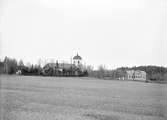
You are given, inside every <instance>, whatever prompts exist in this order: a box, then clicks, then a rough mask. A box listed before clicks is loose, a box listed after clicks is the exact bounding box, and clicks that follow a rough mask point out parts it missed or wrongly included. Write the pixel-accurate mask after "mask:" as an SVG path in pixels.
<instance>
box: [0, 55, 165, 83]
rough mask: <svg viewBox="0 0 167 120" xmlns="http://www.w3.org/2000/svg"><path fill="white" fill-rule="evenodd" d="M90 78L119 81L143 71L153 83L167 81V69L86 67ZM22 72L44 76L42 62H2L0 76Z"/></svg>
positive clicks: (0, 62) (151, 67)
mask: <svg viewBox="0 0 167 120" xmlns="http://www.w3.org/2000/svg"><path fill="white" fill-rule="evenodd" d="M85 69H86V70H87V72H88V76H89V77H96V78H102V79H105V78H107V79H117V78H120V77H124V76H125V74H126V71H127V70H142V71H145V72H146V73H147V79H148V80H153V81H164V80H167V68H166V67H163V66H151V65H149V66H138V67H136V66H135V67H120V68H117V69H114V70H109V69H106V68H105V66H104V65H100V66H99V67H98V69H97V70H94V69H93V67H92V66H90V65H88V66H85ZM18 70H21V71H22V73H23V74H24V75H42V72H43V68H42V67H41V64H40V62H39V63H38V64H35V65H33V64H30V63H29V64H27V65H25V64H24V63H23V61H22V60H19V61H17V60H16V59H12V58H9V57H5V58H4V60H1V61H0V74H16V73H17V71H18Z"/></svg>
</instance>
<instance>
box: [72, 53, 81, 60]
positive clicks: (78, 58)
mask: <svg viewBox="0 0 167 120" xmlns="http://www.w3.org/2000/svg"><path fill="white" fill-rule="evenodd" d="M81 59H82V58H81V56H79V55H78V54H77V55H76V56H74V57H73V60H81Z"/></svg>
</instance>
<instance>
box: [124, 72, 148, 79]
mask: <svg viewBox="0 0 167 120" xmlns="http://www.w3.org/2000/svg"><path fill="white" fill-rule="evenodd" d="M125 79H127V80H138V81H146V72H145V71H141V70H127V71H126V75H125Z"/></svg>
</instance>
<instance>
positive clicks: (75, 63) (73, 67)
mask: <svg viewBox="0 0 167 120" xmlns="http://www.w3.org/2000/svg"><path fill="white" fill-rule="evenodd" d="M43 73H44V75H46V76H85V75H86V74H87V71H86V70H85V69H84V68H83V65H82V57H81V56H79V55H78V54H77V55H76V56H74V57H73V60H72V62H71V63H59V62H58V61H57V62H56V63H47V64H46V65H45V66H44V67H43Z"/></svg>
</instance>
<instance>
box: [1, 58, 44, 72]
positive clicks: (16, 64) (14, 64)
mask: <svg viewBox="0 0 167 120" xmlns="http://www.w3.org/2000/svg"><path fill="white" fill-rule="evenodd" d="M18 71H21V72H22V74H24V75H42V67H41V65H40V64H38V65H37V64H35V65H33V64H30V63H28V64H27V65H25V64H24V63H23V60H19V61H17V60H16V59H12V58H9V57H5V58H4V60H3V61H0V73H1V74H16V73H17V72H18Z"/></svg>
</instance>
